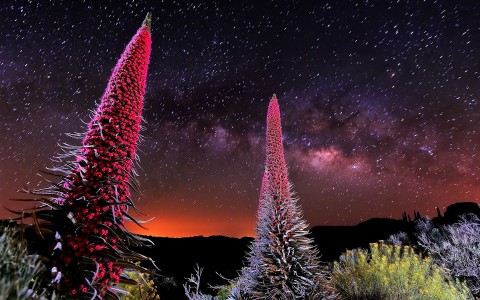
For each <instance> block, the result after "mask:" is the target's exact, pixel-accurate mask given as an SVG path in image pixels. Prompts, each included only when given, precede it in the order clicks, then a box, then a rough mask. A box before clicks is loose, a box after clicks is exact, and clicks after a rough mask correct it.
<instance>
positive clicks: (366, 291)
mask: <svg viewBox="0 0 480 300" xmlns="http://www.w3.org/2000/svg"><path fill="white" fill-rule="evenodd" d="M332 281H333V284H334V286H335V289H336V291H337V292H338V294H339V295H340V296H341V297H342V299H345V300H354V299H355V300H374V299H375V300H383V299H385V300H386V299H388V300H410V299H412V300H413V299H415V300H427V299H428V300H452V299H456V300H464V299H465V300H466V299H468V300H473V296H472V295H471V293H470V291H469V289H468V288H467V286H466V285H465V284H464V283H460V282H459V281H458V280H454V279H452V278H451V277H450V276H449V275H448V274H447V273H446V272H445V271H443V270H442V269H441V268H440V267H439V266H437V265H435V264H433V263H432V261H431V260H430V259H429V258H422V257H421V256H420V255H418V254H416V253H415V252H414V251H413V249H412V248H411V247H408V246H405V247H401V246H392V245H386V244H383V243H373V244H370V250H369V251H368V250H364V249H356V250H350V251H347V252H346V253H345V254H343V255H342V256H341V257H340V261H339V262H335V264H334V268H333V277H332Z"/></svg>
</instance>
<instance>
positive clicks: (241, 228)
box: [126, 214, 255, 238]
mask: <svg viewBox="0 0 480 300" xmlns="http://www.w3.org/2000/svg"><path fill="white" fill-rule="evenodd" d="M139 219H142V218H139ZM126 225H127V226H126V227H127V229H128V230H130V231H132V232H133V233H136V234H142V235H150V236H161V237H172V238H180V237H192V236H212V235H223V236H228V237H235V238H241V237H245V236H250V237H254V236H255V220H254V219H252V220H250V219H243V220H240V219H237V220H235V221H233V220H230V219H229V220H228V221H227V220H225V219H218V218H217V219H215V220H213V219H212V218H210V217H208V216H199V215H195V216H185V215H178V214H177V215H174V214H169V215H162V216H157V217H156V218H155V219H153V220H151V221H150V222H147V223H145V224H142V225H143V226H144V227H145V228H146V229H143V228H141V227H139V226H137V225H136V224H135V223H134V222H131V221H127V222H126Z"/></svg>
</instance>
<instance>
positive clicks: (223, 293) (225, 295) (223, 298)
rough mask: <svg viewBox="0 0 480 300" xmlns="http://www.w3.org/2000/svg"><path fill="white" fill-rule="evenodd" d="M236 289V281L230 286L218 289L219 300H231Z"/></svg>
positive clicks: (230, 283) (229, 284)
mask: <svg viewBox="0 0 480 300" xmlns="http://www.w3.org/2000/svg"><path fill="white" fill-rule="evenodd" d="M234 288H235V280H232V281H231V282H229V283H228V284H226V285H224V286H222V287H221V288H219V289H218V292H217V299H218V300H228V299H229V298H230V294H231V293H232V290H233V289H234Z"/></svg>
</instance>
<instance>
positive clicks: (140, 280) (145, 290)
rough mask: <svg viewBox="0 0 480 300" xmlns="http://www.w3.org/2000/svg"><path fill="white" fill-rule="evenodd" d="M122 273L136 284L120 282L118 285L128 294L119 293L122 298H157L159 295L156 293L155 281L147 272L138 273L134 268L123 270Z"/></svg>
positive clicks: (127, 299)
mask: <svg viewBox="0 0 480 300" xmlns="http://www.w3.org/2000/svg"><path fill="white" fill-rule="evenodd" d="M124 274H125V275H126V276H128V277H129V278H130V279H132V280H134V281H136V282H137V284H120V285H119V287H120V288H121V289H123V290H125V291H127V292H129V293H130V295H119V296H120V299H122V300H140V299H142V300H158V299H160V296H159V295H158V294H157V288H156V287H155V283H154V282H153V280H152V279H151V278H150V275H149V274H148V273H140V272H138V271H136V270H124Z"/></svg>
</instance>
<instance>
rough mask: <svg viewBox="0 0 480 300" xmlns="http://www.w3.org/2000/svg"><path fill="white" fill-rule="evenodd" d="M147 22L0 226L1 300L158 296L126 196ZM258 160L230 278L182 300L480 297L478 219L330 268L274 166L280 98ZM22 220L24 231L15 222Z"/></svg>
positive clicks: (429, 227)
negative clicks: (248, 217)
mask: <svg viewBox="0 0 480 300" xmlns="http://www.w3.org/2000/svg"><path fill="white" fill-rule="evenodd" d="M150 22H151V16H150V15H149V16H147V18H146V20H145V21H144V23H143V24H142V26H141V27H140V29H139V30H138V32H137V33H136V35H135V36H134V37H133V38H132V40H131V41H130V43H129V44H128V45H127V47H126V49H125V51H124V53H123V54H122V56H121V58H120V60H119V61H118V62H117V65H116V67H115V69H114V71H113V73H112V75H111V77H110V80H109V83H108V86H107V88H106V90H105V93H104V95H103V97H102V100H101V103H100V105H99V106H98V107H97V109H96V111H95V113H94V114H93V116H92V119H91V121H90V122H89V124H88V128H87V132H86V133H85V134H75V135H73V136H75V137H78V138H79V139H80V140H81V145H79V146H69V145H67V146H66V147H65V149H66V152H65V154H64V155H61V157H60V161H61V162H62V165H61V166H59V167H56V168H53V169H51V170H50V171H49V172H48V174H49V175H51V176H54V178H56V181H55V180H53V181H51V186H49V187H48V188H45V189H37V190H25V192H27V193H28V194H29V195H33V198H31V199H21V200H22V201H33V202H34V203H35V207H34V208H33V209H31V210H24V211H16V212H15V213H17V214H18V215H19V217H18V218H17V221H21V224H20V226H17V225H16V224H11V225H9V224H6V225H2V227H0V299H107V300H109V299H126V300H127V299H152V300H153V299H161V297H162V295H159V294H158V292H157V288H156V286H155V283H154V282H153V280H152V278H151V277H150V276H152V275H151V274H152V273H154V272H155V271H152V270H150V269H147V268H145V267H143V266H142V265H141V264H140V263H139V262H142V261H149V260H150V259H149V258H148V257H147V256H145V255H143V254H141V253H139V252H138V251H136V250H133V248H134V247H141V246H144V245H145V244H148V243H149V240H148V239H146V238H144V237H141V236H138V235H135V234H133V233H131V232H129V231H128V230H127V229H126V227H125V222H126V221H133V222H136V223H137V224H138V225H140V226H141V222H139V221H137V220H135V219H134V218H133V217H132V216H131V215H130V213H129V209H135V206H134V204H133V201H132V199H131V190H135V187H136V182H135V180H134V179H135V174H136V171H135V162H136V157H137V156H136V151H137V144H138V140H139V138H140V128H141V120H142V109H143V96H144V94H145V90H146V76H147V69H148V63H149V59H150V58H149V56H150V47H151V38H150ZM266 123H267V132H266V161H265V168H264V176H263V180H262V183H261V191H260V195H259V203H258V212H257V218H258V219H257V227H256V238H255V240H254V241H253V242H252V244H251V246H250V249H249V252H248V253H247V254H246V257H245V264H244V266H243V268H242V269H241V270H239V272H238V277H236V278H232V279H230V280H227V284H226V285H225V286H219V287H217V293H216V294H215V295H209V294H208V293H205V292H203V291H202V290H201V275H202V268H201V267H197V268H196V270H194V271H195V272H194V274H193V275H192V276H191V277H189V278H186V282H185V284H184V285H183V288H184V291H185V297H186V298H188V299H189V300H201V299H205V300H206V299H211V300H213V299H217V300H220V299H221V300H223V299H237V300H256V299H258V300H261V299H264V300H269V299H278V300H290V299H291V300H294V299H305V300H307V299H309V300H317V299H344V300H350V299H351V300H370V299H371V300H374V299H375V300H377V299H378V300H381V299H385V300H386V299H389V300H403V299H405V300H406V299H438V300H443V299H445V300H447V299H458V300H463V299H474V298H473V297H474V296H479V295H480V279H479V278H480V249H479V244H480V221H479V219H478V216H465V217H463V218H462V219H461V220H460V221H459V222H457V223H455V224H451V225H442V226H435V225H433V224H432V223H431V222H430V221H429V220H428V219H424V218H420V217H419V216H418V218H416V220H415V222H416V228H417V232H416V233H415V234H414V235H413V236H409V235H408V234H407V233H398V234H396V235H394V236H392V237H391V238H390V239H389V240H388V242H389V244H387V243H383V242H378V243H372V244H371V245H370V247H369V248H368V249H360V248H359V249H353V250H347V251H346V252H345V253H344V254H343V255H342V256H341V257H340V258H339V259H338V261H336V262H335V263H334V264H333V266H329V265H327V264H322V263H321V253H319V251H318V250H317V247H316V245H315V242H314V240H313V239H312V238H311V237H310V236H309V231H308V225H307V224H306V222H305V220H304V218H303V213H302V209H301V206H300V205H299V202H298V199H297V198H296V197H295V196H294V193H293V191H292V187H291V186H292V185H291V183H290V181H289V179H288V173H287V166H286V163H285V157H284V149H283V141H282V127H281V119H280V106H279V101H278V99H277V97H276V96H275V95H273V97H272V98H271V100H270V103H269V107H268V111H267V122H266ZM26 220H30V221H31V222H30V224H26V223H23V222H25V221H26Z"/></svg>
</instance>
